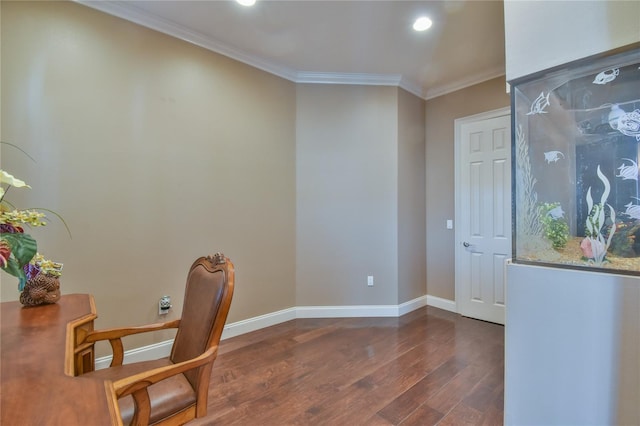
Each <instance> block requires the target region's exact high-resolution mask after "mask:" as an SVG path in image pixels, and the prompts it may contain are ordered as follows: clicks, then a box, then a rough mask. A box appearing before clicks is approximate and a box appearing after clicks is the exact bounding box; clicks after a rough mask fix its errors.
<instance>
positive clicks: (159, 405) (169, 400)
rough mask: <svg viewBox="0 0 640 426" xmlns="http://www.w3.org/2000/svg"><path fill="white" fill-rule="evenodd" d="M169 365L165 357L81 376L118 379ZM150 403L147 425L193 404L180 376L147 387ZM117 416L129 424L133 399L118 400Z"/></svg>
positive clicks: (188, 386)
mask: <svg viewBox="0 0 640 426" xmlns="http://www.w3.org/2000/svg"><path fill="white" fill-rule="evenodd" d="M172 364H173V363H172V362H171V361H170V360H169V359H168V358H162V359H158V360H153V361H143V362H135V363H131V364H125V365H121V366H117V367H110V368H106V369H103V370H96V371H93V372H91V373H87V374H84V375H83V377H93V378H100V379H109V380H113V381H115V380H119V379H122V378H125V377H129V376H132V375H134V374H138V373H142V372H144V371H149V370H152V369H154V368H158V367H165V366H167V365H172ZM148 391H149V399H150V402H151V416H150V419H149V424H154V423H155V422H157V421H160V420H162V419H165V418H167V417H169V416H171V415H173V414H176V413H178V412H180V411H184V410H186V409H188V408H189V407H191V406H193V405H195V403H196V393H195V391H194V390H193V388H192V387H191V384H190V383H189V381H188V380H187V378H186V377H185V376H184V374H177V375H175V376H172V377H170V378H168V379H166V380H162V381H160V382H158V383H156V384H153V385H151V386H149V387H148ZM118 405H119V406H120V415H121V416H122V422H123V424H125V425H128V424H130V423H131V419H132V418H133V413H134V404H133V397H131V396H126V397H123V398H120V399H119V400H118Z"/></svg>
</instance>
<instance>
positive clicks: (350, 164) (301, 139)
mask: <svg viewBox="0 0 640 426" xmlns="http://www.w3.org/2000/svg"><path fill="white" fill-rule="evenodd" d="M397 104H398V89H397V88H395V87H381V86H378V87H365V86H346V85H345V86H343V85H339V86H338V85H336V86H328V85H304V84H303V85H298V87H297V102H296V105H297V117H296V123H297V134H296V209H297V210H296V215H297V231H296V249H297V269H296V282H297V296H296V301H297V305H298V306H314V305H315V306H318V305H319V306H334V305H372V304H396V303H397V300H396V299H397V279H398V263H397V244H398V238H397V235H398V229H397V223H398V220H397V199H398V198H397V196H398V194H397V188H398V185H397V182H398V171H397V158H398V148H397V134H398V117H397ZM367 275H373V276H374V282H375V284H374V286H373V287H367Z"/></svg>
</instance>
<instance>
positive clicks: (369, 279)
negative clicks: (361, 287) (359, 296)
mask: <svg viewBox="0 0 640 426" xmlns="http://www.w3.org/2000/svg"><path fill="white" fill-rule="evenodd" d="M367 285H368V286H369V287H373V275H369V276H367Z"/></svg>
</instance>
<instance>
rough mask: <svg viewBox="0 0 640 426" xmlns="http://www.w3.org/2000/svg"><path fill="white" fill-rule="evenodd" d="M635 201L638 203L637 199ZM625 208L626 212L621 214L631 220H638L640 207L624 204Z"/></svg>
mask: <svg viewBox="0 0 640 426" xmlns="http://www.w3.org/2000/svg"><path fill="white" fill-rule="evenodd" d="M633 198H636V197H633ZM636 200H639V201H640V199H639V198H636ZM625 208H626V210H625V211H624V213H622V214H624V215H627V216H629V217H630V218H631V219H636V220H637V219H640V205H637V204H633V203H629V204H625Z"/></svg>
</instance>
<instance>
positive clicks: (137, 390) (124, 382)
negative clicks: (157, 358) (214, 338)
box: [112, 346, 218, 425]
mask: <svg viewBox="0 0 640 426" xmlns="http://www.w3.org/2000/svg"><path fill="white" fill-rule="evenodd" d="M217 353H218V346H213V347H211V348H209V349H208V350H207V351H205V352H204V353H203V354H202V355H200V356H198V357H196V358H193V359H190V360H188V361H183V362H179V363H177V364H173V365H168V366H166V367H159V368H154V369H153V370H149V371H144V372H142V373H138V374H135V375H133V376H129V377H125V378H123V379H120V380H116V381H113V382H112V388H113V392H114V393H115V398H116V399H120V398H122V397H124V396H127V395H131V396H132V397H133V400H134V404H135V412H134V415H133V419H132V421H131V424H132V425H148V424H149V416H150V415H151V401H150V399H149V392H148V390H147V388H148V387H149V386H151V385H152V384H154V383H158V382H160V381H162V380H165V379H167V378H169V377H171V376H175V375H177V374H181V373H184V372H185V371H189V370H193V369H195V368H198V367H201V366H203V365H205V364H207V363H211V362H213V360H214V359H215V358H216V355H217Z"/></svg>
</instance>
